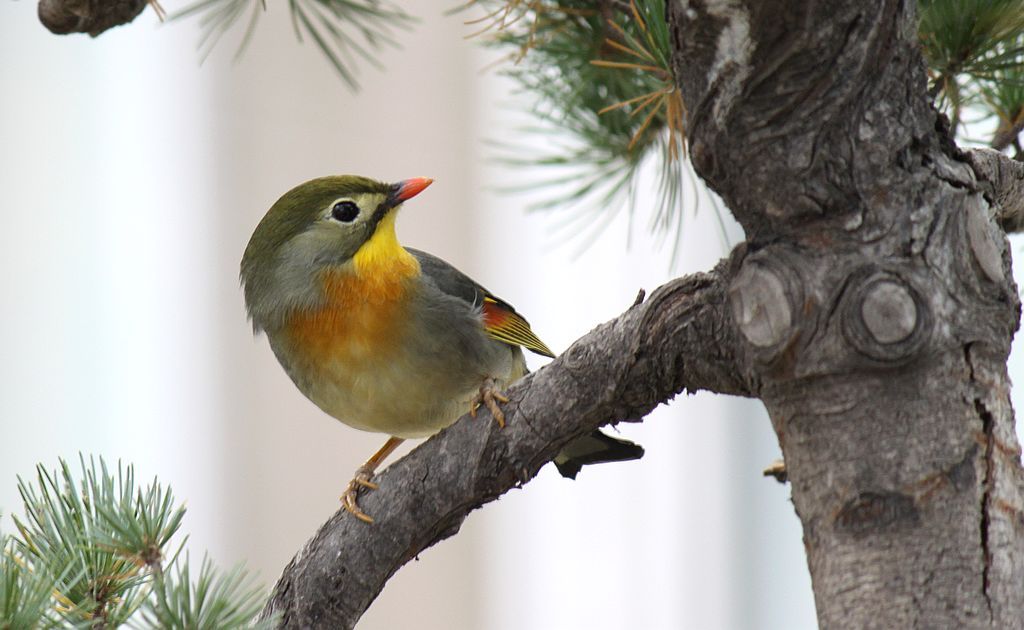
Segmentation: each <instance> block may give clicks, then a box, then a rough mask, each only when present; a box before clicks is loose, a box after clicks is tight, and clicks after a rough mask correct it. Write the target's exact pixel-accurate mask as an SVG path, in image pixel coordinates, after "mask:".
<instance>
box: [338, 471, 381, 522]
mask: <svg viewBox="0 0 1024 630" xmlns="http://www.w3.org/2000/svg"><path fill="white" fill-rule="evenodd" d="M371 477H373V471H372V470H369V469H367V468H366V467H364V466H360V467H359V468H358V469H357V470H356V474H355V476H354V477H352V481H350V482H348V488H346V489H345V493H344V494H342V495H341V505H342V507H344V508H345V509H346V510H347V511H348V512H349V513H350V514H352V516H354V517H356V518H358V519H359V520H361V521H363V522H364V523H372V522H373V518H372V517H371V516H370V515H369V514H367V513H366V512H364V511H363V510H362V508H360V507H359V502H358V500H359V491H360V490H362V489H363V488H366V489H367V490H376V489H377V488H378V487H379V486H378V485H377V484H375V483H373V482H372V481H370V478H371Z"/></svg>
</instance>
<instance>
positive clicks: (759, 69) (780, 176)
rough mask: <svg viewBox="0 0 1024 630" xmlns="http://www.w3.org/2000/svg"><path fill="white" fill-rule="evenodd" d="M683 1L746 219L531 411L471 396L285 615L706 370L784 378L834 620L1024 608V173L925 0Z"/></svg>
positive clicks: (713, 169)
mask: <svg viewBox="0 0 1024 630" xmlns="http://www.w3.org/2000/svg"><path fill="white" fill-rule="evenodd" d="M668 6H669V8H668V19H669V23H670V26H671V28H672V31H673V34H674V46H675V51H676V52H675V56H674V67H675V71H676V76H677V78H678V83H679V89H680V90H681V92H682V95H683V97H684V100H685V102H686V104H687V107H688V120H687V123H688V132H687V133H688V139H689V142H690V147H691V155H692V159H693V161H694V166H695V167H696V169H697V171H698V173H699V174H700V175H701V176H702V177H703V178H704V179H705V180H706V181H707V183H708V184H709V185H710V186H711V187H712V188H713V189H715V190H716V191H717V192H718V193H719V194H720V195H721V196H722V198H723V199H724V200H725V201H726V203H727V205H728V207H729V208H730V209H731V211H732V212H733V214H734V216H735V217H736V218H737V220H738V221H739V222H740V223H741V224H742V225H743V227H744V229H745V231H746V235H747V239H748V240H747V242H746V243H744V244H743V245H741V246H740V247H738V248H737V249H736V250H735V251H734V252H733V253H732V254H731V256H730V258H729V259H728V260H726V261H723V262H722V263H721V264H720V265H719V266H718V267H717V268H716V269H715V270H714V271H713V272H712V273H709V274H700V275H696V276H691V277H689V278H685V279H682V280H678V281H676V282H673V283H671V284H669V285H667V286H666V287H663V288H661V289H659V290H658V291H657V292H655V294H654V295H653V296H652V298H651V299H650V300H649V301H648V302H645V303H643V304H640V305H637V306H635V307H634V308H632V309H630V310H629V311H627V312H626V313H625V314H623V315H622V316H621V317H619V318H618V319H616V320H614V321H612V322H610V323H608V324H605V325H603V326H602V327H599V328H598V329H597V330H595V331H594V332H592V333H590V334H589V335H587V336H586V337H584V338H583V339H581V340H580V341H578V342H577V343H576V344H575V345H573V347H572V348H570V349H569V350H568V351H567V352H566V353H565V354H564V355H563V356H561V357H560V358H559V359H558V360H556V361H555V362H553V363H552V364H551V365H550V366H548V367H546V368H544V369H542V370H540V371H538V372H537V373H536V374H533V375H531V377H529V378H528V379H526V380H525V381H524V382H523V383H522V384H520V385H519V386H517V387H515V388H514V389H513V391H512V392H511V395H512V402H511V403H510V404H509V405H508V406H507V410H508V411H507V413H508V420H509V425H508V427H507V428H506V429H505V430H502V431H499V430H497V429H496V428H494V427H493V426H492V427H490V428H489V429H488V428H487V427H486V426H481V424H484V423H486V422H488V419H484V420H477V421H476V422H475V423H472V422H469V421H466V419H463V420H462V421H460V422H459V423H457V424H456V425H454V426H453V427H451V428H450V429H448V430H447V431H445V432H443V433H442V434H441V435H439V436H438V437H436V438H434V439H432V440H430V441H428V442H427V443H426V444H424V445H423V446H421V447H420V448H419V449H417V450H416V451H414V452H413V453H412V454H411V455H410V456H408V457H407V458H405V459H403V460H402V461H400V462H398V463H397V464H395V465H394V466H392V467H391V468H390V469H388V470H387V471H385V472H384V474H382V475H381V477H380V482H381V490H379V491H377V492H375V493H372V494H370V495H369V496H367V498H366V499H365V506H366V508H367V509H368V510H370V511H371V512H372V513H373V514H374V515H375V516H377V517H378V522H377V523H376V524H375V525H374V526H373V527H372V528H371V527H366V526H365V525H364V524H362V523H359V522H357V521H355V519H353V518H351V517H350V516H349V515H347V514H346V513H344V512H339V513H338V514H337V515H336V516H335V517H333V518H332V519H331V520H330V521H329V522H328V523H326V524H325V525H324V526H323V528H322V529H321V530H320V531H319V532H318V533H317V534H316V536H315V537H314V538H313V539H312V540H311V541H310V542H309V543H308V544H307V546H306V547H305V548H304V549H303V550H302V551H301V552H300V553H299V555H297V556H296V558H295V559H294V560H293V561H292V563H291V564H290V565H289V566H288V568H287V569H286V570H285V572H284V575H283V576H282V578H281V581H280V582H279V583H278V585H277V588H276V589H275V591H274V594H273V596H272V599H271V601H270V603H269V604H268V606H267V609H266V612H267V613H271V612H278V613H280V614H281V615H282V617H281V620H282V623H281V625H282V627H289V628H305V627H346V628H347V627H351V626H352V625H353V624H354V623H355V622H356V621H357V620H358V618H359V616H360V615H361V614H362V612H363V611H364V610H365V609H366V607H367V606H369V604H370V602H372V600H373V598H374V597H375V596H376V595H377V593H379V591H380V589H381V588H382V586H383V584H384V582H385V581H386V580H387V578H388V577H389V576H390V575H391V574H392V573H393V572H394V571H396V570H397V569H398V568H399V567H400V566H401V565H402V564H403V563H404V562H406V561H408V560H409V559H410V558H412V557H414V556H415V555H416V554H417V553H418V552H420V551H421V550H423V549H424V548H425V547H427V546H429V545H431V544H433V543H434V542H437V541H438V540H441V539H443V538H445V537H446V536H449V535H451V534H453V533H454V532H455V531H456V530H457V529H458V527H459V524H460V523H461V522H462V520H463V518H464V517H465V515H466V513H467V512H468V511H470V510H471V509H473V508H475V507H477V506H479V505H481V504H483V503H484V502H486V501H489V500H491V499H493V498H494V497H496V496H498V495H499V494H500V493H502V492H504V491H505V490H507V489H509V488H511V487H514V486H516V485H519V484H521V483H524V482H525V481H527V480H528V479H530V478H531V477H532V476H533V475H534V474H535V473H536V472H537V470H538V469H539V467H540V466H541V465H543V464H544V462H546V461H547V460H548V459H549V458H550V457H552V456H553V455H554V454H555V453H556V452H557V451H558V449H559V447H560V446H562V445H563V444H565V443H566V442H567V441H569V440H570V439H572V438H573V437H574V436H577V435H580V434H582V433H583V432H585V431H588V430H590V429H591V428H593V427H595V426H598V425H600V424H605V423H609V422H615V421H630V420H636V419H638V418H640V417H642V416H643V415H644V414H645V413H647V412H648V411H649V410H650V409H651V408H653V407H654V405H655V404H657V403H658V402H660V401H662V400H664V399H666V398H669V397H671V396H672V395H673V394H675V393H677V392H679V391H682V390H684V389H687V390H690V391H693V390H697V389H708V390H711V391H717V392H723V393H731V394H739V395H748V396H756V397H758V398H760V399H761V400H763V401H764V404H765V406H766V407H767V408H768V411H769V413H770V415H771V418H772V423H773V425H774V428H775V430H776V432H777V434H778V437H779V442H780V444H781V445H782V449H783V453H784V455H785V460H786V465H787V472H788V476H789V479H790V481H791V483H792V492H793V502H794V505H795V507H796V511H797V514H798V515H799V517H800V519H801V521H802V523H803V528H804V540H805V545H806V549H807V557H808V564H809V567H810V571H811V576H812V579H813V585H814V592H815V601H816V604H817V610H818V618H819V622H820V624H821V626H822V627H824V628H1021V627H1024V513H1022V506H1024V497H1022V487H1024V485H1022V481H1024V480H1022V471H1021V466H1020V447H1019V445H1018V444H1017V440H1016V437H1015V433H1014V426H1013V413H1012V409H1011V407H1010V402H1009V395H1008V392H1009V380H1008V378H1007V373H1006V358H1007V355H1008V353H1009V347H1010V341H1011V338H1012V335H1013V333H1014V331H1015V330H1016V327H1017V322H1018V317H1019V309H1020V303H1019V301H1018V298H1017V291H1016V287H1015V286H1014V284H1013V280H1012V278H1011V276H1010V255H1009V249H1008V247H1007V242H1006V239H1005V233H1004V229H1005V228H1007V227H1009V228H1012V227H1013V226H1015V225H1017V224H1019V218H1017V217H1019V209H1017V208H1015V204H1013V203H1011V200H1012V195H1011V194H1010V193H1009V192H1008V191H1012V189H1013V187H1014V186H1016V185H1017V181H1019V179H1020V176H1019V175H1018V174H1016V173H1017V171H1014V169H1012V168H1003V166H1004V165H1003V164H1002V161H1001V159H1000V158H999V157H998V156H993V155H991V154H981V153H978V154H973V155H966V154H964V153H961V152H960V151H959V150H958V149H957V148H956V147H955V145H954V144H953V142H952V140H951V139H950V138H949V137H948V134H947V131H946V128H945V126H944V122H943V120H942V118H941V117H940V116H938V115H937V114H936V112H935V111H934V110H933V108H932V107H931V105H930V103H929V100H928V99H927V97H926V76H925V68H924V64H923V62H922V59H921V56H920V54H919V52H918V47H917V35H916V17H915V15H914V8H915V3H914V2H913V1H911V0H873V1H865V0H821V1H816V2H815V1H809V0H807V1H804V2H797V1H789V2H784V1H781V0H775V1H768V0H702V1H698V0H691V1H689V2H687V1H685V0H674V1H671V2H669V3H668ZM1000 202H1002V203H1003V206H1002V207H1000V206H999V205H998V204H999V203H1000Z"/></svg>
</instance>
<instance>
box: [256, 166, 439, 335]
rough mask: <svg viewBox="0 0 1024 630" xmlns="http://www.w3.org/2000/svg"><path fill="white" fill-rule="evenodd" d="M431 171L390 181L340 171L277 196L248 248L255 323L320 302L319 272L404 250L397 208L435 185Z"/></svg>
mask: <svg viewBox="0 0 1024 630" xmlns="http://www.w3.org/2000/svg"><path fill="white" fill-rule="evenodd" d="M432 181H433V180H430V179H428V178H425V177H417V178H413V179H407V180H404V181H401V182H398V183H396V184H386V183H382V182H378V181H375V180H372V179H369V178H366V177H358V176H355V175H338V176H331V177H320V178H318V179H314V180H311V181H308V182H306V183H304V184H300V185H299V186H296V187H295V188H293V189H291V190H289V191H288V192H287V193H285V194H284V195H283V196H282V197H281V198H280V199H278V200H277V203H275V204H274V205H273V206H272V207H271V208H270V210H269V211H268V212H267V214H266V215H265V216H264V217H263V219H262V220H261V221H260V223H259V225H257V226H256V231H255V232H253V235H252V238H250V239H249V245H248V246H247V247H246V248H245V253H244V254H243V255H242V265H241V280H242V285H243V287H244V290H245V301H246V307H247V308H248V310H249V316H250V317H251V318H252V320H253V325H254V327H255V328H256V329H257V330H259V329H269V328H272V327H273V326H274V325H275V324H276V323H278V322H277V320H279V319H280V317H282V316H283V314H284V312H286V311H287V310H289V309H292V308H301V307H302V306H304V305H305V306H314V305H315V304H316V302H317V300H318V299H320V295H319V293H318V289H317V286H316V281H317V277H318V273H319V272H320V271H321V270H323V269H324V268H327V267H339V268H340V267H343V266H345V265H353V266H356V267H358V266H360V264H369V263H371V262H373V261H377V260H379V259H381V258H387V257H389V256H396V255H400V254H401V253H404V250H402V249H401V246H400V245H398V239H397V237H396V235H395V213H396V210H397V209H398V208H399V207H400V206H401V205H402V202H404V201H406V200H407V199H410V198H412V197H414V196H415V195H417V194H418V193H419V192H420V191H422V190H423V189H424V188H426V187H427V186H429V185H430V183H431V182H432Z"/></svg>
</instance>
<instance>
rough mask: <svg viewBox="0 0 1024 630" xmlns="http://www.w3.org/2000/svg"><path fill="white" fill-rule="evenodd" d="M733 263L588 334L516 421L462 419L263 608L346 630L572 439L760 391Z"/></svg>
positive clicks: (513, 415) (514, 396)
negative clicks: (667, 405)
mask: <svg viewBox="0 0 1024 630" xmlns="http://www.w3.org/2000/svg"><path fill="white" fill-rule="evenodd" d="M729 275H730V274H729V271H728V263H727V262H723V263H721V264H719V266H718V267H717V268H716V269H715V270H714V271H712V272H711V273H702V274H695V275H692V276H688V277H686V278H681V279H677V280H674V281H672V282H670V283H668V284H666V285H664V286H662V287H661V288H659V289H658V290H657V291H655V292H654V294H653V295H652V296H651V297H650V299H648V300H647V301H646V302H643V303H640V304H637V305H634V306H633V307H632V308H630V309H629V310H627V311H626V312H625V313H623V314H622V315H620V316H619V317H618V318H616V319H613V320H611V321H609V322H607V323H605V324H602V325H600V326H598V327H597V328H596V329H594V330H593V331H591V332H590V333H588V334H587V335H585V336H584V337H582V338H581V339H579V340H578V341H577V342H576V343H574V344H573V345H572V347H570V348H569V349H568V350H567V351H566V352H565V353H564V354H562V356H560V357H559V358H558V359H556V360H555V361H554V362H552V363H551V364H550V365H549V366H547V367H545V368H543V369H541V370H539V371H537V372H535V373H533V374H531V375H529V376H528V377H527V378H525V379H524V380H523V381H521V382H520V383H519V384H517V385H516V386H515V387H513V388H512V389H511V390H510V391H509V392H508V395H509V397H510V398H511V401H510V402H509V403H507V404H506V405H505V414H506V417H507V418H508V425H507V426H506V427H505V428H504V429H499V428H498V427H497V425H496V423H494V422H492V421H491V419H490V418H489V417H488V415H487V414H486V413H483V414H481V416H480V417H479V418H478V419H476V420H472V419H468V420H467V419H466V418H465V417H464V418H462V419H461V420H460V421H458V422H456V423H455V424H454V425H453V426H451V427H450V428H448V429H446V430H444V431H442V432H441V433H440V434H439V435H437V436H436V437H434V438H432V439H430V440H428V441H427V442H426V443H424V444H422V445H421V446H419V447H418V448H416V449H415V450H414V451H413V452H411V453H410V454H409V455H408V456H406V457H405V458H403V459H402V460H400V461H398V462H396V463H395V464H394V465H392V466H391V467H389V468H388V469H387V470H385V471H384V472H383V473H382V474H381V475H380V476H379V477H378V478H377V481H378V482H379V484H380V489H379V490H377V491H375V492H372V493H370V494H369V495H367V496H365V497H364V498H363V499H362V500H361V504H362V506H363V507H364V508H365V509H366V510H367V512H369V513H370V514H373V515H374V517H375V518H376V522H375V523H374V524H373V525H369V526H368V525H367V524H365V523H363V522H361V521H358V520H357V519H355V518H354V517H352V515H351V514H349V513H347V512H345V511H344V510H339V511H338V512H337V513H336V514H335V515H334V516H333V517H331V519H330V520H328V521H327V522H326V523H325V524H324V525H323V526H322V527H321V528H320V531H318V532H317V533H316V535H315V536H314V537H313V538H312V540H310V541H309V542H308V543H307V544H306V545H305V547H304V548H303V549H302V550H301V551H300V552H299V553H298V554H297V555H296V556H295V558H294V559H293V560H292V561H291V563H289V565H288V566H287V567H286V568H285V570H284V574H283V575H282V576H281V579H280V580H279V581H278V583H277V586H276V587H275V588H274V592H273V594H272V595H271V599H270V601H269V602H268V604H267V606H266V608H265V609H264V615H265V616H268V615H271V614H274V613H277V614H280V615H281V618H280V627H282V628H309V627H317V628H322V627H330V628H351V627H353V626H354V625H355V623H356V621H358V619H359V617H360V616H361V615H362V614H363V612H364V611H365V610H366V609H367V608H368V607H369V606H370V604H371V603H372V602H373V600H374V599H375V598H376V597H377V595H378V594H379V593H380V591H381V589H382V588H383V587H384V584H385V582H386V581H387V580H388V578H390V577H391V575H393V574H394V573H395V571H397V570H398V569H399V568H400V567H401V566H402V565H403V564H405V563H406V562H408V561H409V560H410V559H412V558H413V557H415V556H416V555H417V554H419V553H420V552H421V551H423V550H424V549H426V548H428V547H430V546H431V545H433V544H434V543H437V542H439V541H441V540H443V539H445V538H447V537H449V536H452V535H453V534H455V533H456V532H457V531H458V530H459V527H460V526H461V525H462V522H463V520H464V519H465V518H466V516H467V514H469V512H470V511H472V510H473V509H475V508H478V507H480V506H482V505H483V504H485V503H487V502H489V501H492V500H494V499H496V498H497V497H498V496H500V495H501V494H503V493H505V492H507V491H508V490H510V489H512V488H515V487H518V486H521V485H522V484H524V483H526V482H527V481H529V480H530V479H532V478H533V477H534V476H535V475H536V474H537V472H538V471H539V470H540V468H541V467H542V466H543V465H544V464H545V463H547V462H548V461H550V460H551V459H552V458H553V457H554V456H555V455H556V454H557V453H558V452H559V450H560V449H561V448H562V447H563V446H564V445H566V444H567V443H568V442H570V441H571V440H573V439H574V438H576V437H579V436H581V435H584V434H586V433H588V432H590V431H592V430H593V429H595V428H597V427H599V426H602V425H606V424H612V423H615V422H638V421H640V419H641V418H642V417H643V416H644V415H646V414H647V413H648V412H650V411H651V410H652V409H653V408H654V407H656V406H657V405H658V404H660V403H662V402H664V401H666V400H668V399H670V398H672V397H673V396H674V395H675V394H677V393H679V392H681V391H683V390H684V389H685V390H688V391H691V392H693V391H697V390H701V389H707V390H711V391H715V392H720V393H728V394H737V395H751V393H752V392H751V387H750V386H749V385H748V384H747V382H746V380H745V379H744V378H743V376H742V375H741V373H740V371H739V369H738V368H737V360H736V357H735V356H734V354H733V349H734V348H736V347H738V344H737V343H736V340H735V335H736V333H735V329H734V327H733V324H732V317H731V315H730V312H729V307H728V300H727V292H726V289H727V286H728V276H729Z"/></svg>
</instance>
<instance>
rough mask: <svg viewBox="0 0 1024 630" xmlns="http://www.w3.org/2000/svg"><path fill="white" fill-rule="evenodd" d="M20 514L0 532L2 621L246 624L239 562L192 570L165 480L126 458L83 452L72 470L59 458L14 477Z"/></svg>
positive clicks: (1, 624) (248, 607)
mask: <svg viewBox="0 0 1024 630" xmlns="http://www.w3.org/2000/svg"><path fill="white" fill-rule="evenodd" d="M18 490H19V492H20V494H21V496H22V500H23V501H24V504H25V516H24V517H23V518H18V517H15V518H14V524H15V527H16V529H17V531H18V534H17V535H16V536H14V537H12V538H10V539H6V538H2V537H0V551H2V552H3V555H2V557H0V628H50V627H61V628H66V627H88V628H116V627H119V626H122V625H125V624H128V623H131V624H132V625H134V626H135V627H142V628H154V629H155V628H161V629H172V630H173V629H178V628H180V629H182V630H185V629H191V628H218V629H225V630H229V629H232V628H252V627H256V628H267V627H269V625H267V624H263V623H261V624H258V625H256V626H253V625H252V623H253V620H254V618H255V616H256V614H257V613H258V612H259V609H260V608H261V607H262V603H263V597H262V594H261V593H262V591H261V590H260V589H258V588H256V587H255V586H254V585H253V583H252V580H251V579H250V578H249V577H248V576H247V575H246V573H245V572H244V571H243V570H242V569H241V568H236V569H234V570H232V571H230V572H228V573H227V574H223V575H219V574H217V573H216V572H215V571H214V569H213V566H212V564H211V563H210V562H209V561H208V560H206V559H204V561H203V563H202V566H201V569H200V571H199V574H198V576H196V577H195V579H194V580H193V579H192V578H191V575H190V571H189V566H188V559H187V557H186V558H185V559H180V556H181V554H180V551H181V545H183V544H184V540H182V542H181V545H178V546H177V547H176V546H175V540H176V535H177V533H178V530H179V529H180V527H181V523H182V519H183V517H184V515H185V508H184V507H182V506H180V505H178V504H177V502H176V501H175V500H174V495H173V493H172V492H171V490H170V489H169V488H166V487H164V486H161V485H160V484H159V483H158V482H157V481H156V480H155V479H154V480H153V483H152V484H150V485H149V486H147V487H139V486H138V485H137V484H136V482H135V474H134V470H133V468H132V467H131V466H127V467H125V466H122V465H120V464H119V465H118V466H117V469H116V471H111V470H109V469H108V468H107V466H106V464H105V463H104V462H103V460H102V459H100V460H95V459H92V458H90V459H89V460H86V459H85V458H84V457H80V474H79V475H78V476H77V477H76V475H74V474H73V473H72V471H71V468H70V467H69V466H68V464H67V463H66V462H64V461H63V460H61V461H60V466H59V468H58V469H57V470H55V471H51V470H48V469H46V468H45V467H43V466H42V465H40V466H37V469H36V479H35V481H34V483H30V482H29V481H26V480H23V479H19V482H18Z"/></svg>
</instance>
